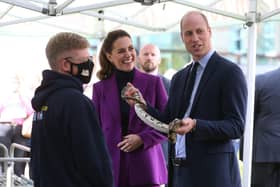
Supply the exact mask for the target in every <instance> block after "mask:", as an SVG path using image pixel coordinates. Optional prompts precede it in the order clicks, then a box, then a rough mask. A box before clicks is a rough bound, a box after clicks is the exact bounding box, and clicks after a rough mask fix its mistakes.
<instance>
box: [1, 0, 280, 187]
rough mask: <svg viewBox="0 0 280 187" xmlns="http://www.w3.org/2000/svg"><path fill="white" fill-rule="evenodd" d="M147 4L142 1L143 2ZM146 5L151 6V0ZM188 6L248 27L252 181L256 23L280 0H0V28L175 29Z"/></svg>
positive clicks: (217, 21) (246, 177)
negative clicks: (20, 26) (21, 26)
mask: <svg viewBox="0 0 280 187" xmlns="http://www.w3.org/2000/svg"><path fill="white" fill-rule="evenodd" d="M143 5H146V6H143ZM149 5H150V6H149ZM191 9H200V10H202V11H204V12H205V13H206V14H207V16H208V17H209V20H210V25H211V26H219V25H229V24H240V25H244V26H246V27H248V54H247V56H248V58H247V59H248V63H247V80H248V91H249V97H248V98H249V99H248V109H247V118H246V119H247V120H246V128H245V135H244V136H245V143H244V168H243V186H244V187H250V178H251V157H252V133H253V116H254V115H253V113H254V107H253V106H254V90H255V71H256V70H255V68H256V67H255V65H256V41H257V34H256V33H257V32H256V31H257V26H258V23H260V22H263V21H267V20H270V19H272V18H276V17H277V14H279V12H280V0H235V1H232V0H95V1H92V0H79V1H78V0H76V1H75V0H49V1H47V0H0V35H1V33H16V32H19V30H18V29H17V28H18V25H24V27H23V28H21V30H20V32H21V33H22V34H24V33H29V34H32V35H37V34H41V35H42V34H47V33H55V32H58V31H73V32H78V33H81V34H83V35H85V36H87V37H93V38H102V37H103V36H104V34H106V33H107V32H108V31H110V30H113V29H117V28H123V29H126V30H128V31H129V32H130V33H133V34H134V35H140V34H143V33H147V32H166V31H174V30H176V31H179V21H180V18H181V17H182V16H183V15H184V14H185V13H186V12H187V11H188V10H191Z"/></svg>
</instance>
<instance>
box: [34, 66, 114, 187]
mask: <svg viewBox="0 0 280 187" xmlns="http://www.w3.org/2000/svg"><path fill="white" fill-rule="evenodd" d="M82 92H83V89H82V84H81V82H80V81H79V80H78V79H76V78H73V77H71V76H68V75H63V74H60V73H56V72H54V71H50V70H46V71H44V72H43V80H42V83H41V86H39V87H38V88H37V89H36V92H35V96H34V98H33V99H32V106H33V108H34V110H35V111H36V113H35V115H34V116H35V117H34V119H33V120H34V121H33V129H32V137H31V139H32V141H31V165H32V166H31V167H32V174H33V180H34V182H35V187H62V186H67V187H81V186H82V187H100V186H102V187H112V186H113V177H112V169H111V160H110V158H109V155H108V152H107V148H106V146H105V143H104V138H103V134H102V132H101V129H100V127H99V124H98V121H97V116H96V114H95V109H94V106H93V104H92V102H91V100H90V99H88V98H87V97H86V96H85V95H83V93H82Z"/></svg>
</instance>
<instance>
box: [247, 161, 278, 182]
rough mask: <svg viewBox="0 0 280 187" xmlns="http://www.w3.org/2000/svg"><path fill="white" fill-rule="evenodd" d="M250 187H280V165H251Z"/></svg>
mask: <svg viewBox="0 0 280 187" xmlns="http://www.w3.org/2000/svg"><path fill="white" fill-rule="evenodd" d="M251 183H252V184H251V186H252V187H280V163H253V164H252V182H251Z"/></svg>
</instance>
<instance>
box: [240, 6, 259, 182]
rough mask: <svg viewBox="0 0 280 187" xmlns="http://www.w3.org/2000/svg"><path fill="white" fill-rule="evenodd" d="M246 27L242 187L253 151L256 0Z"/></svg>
mask: <svg viewBox="0 0 280 187" xmlns="http://www.w3.org/2000/svg"><path fill="white" fill-rule="evenodd" d="M247 16H248V17H247V18H248V19H247V23H246V25H247V26H248V57H247V62H248V63H247V83H248V105H247V114H246V125H245V133H244V152H243V163H244V165H243V185H242V186H243V187H250V186H251V170H252V150H253V126H254V124H253V123H254V101H255V76H256V48H257V45H256V44H257V25H256V20H257V0H250V1H249V13H248V15H247Z"/></svg>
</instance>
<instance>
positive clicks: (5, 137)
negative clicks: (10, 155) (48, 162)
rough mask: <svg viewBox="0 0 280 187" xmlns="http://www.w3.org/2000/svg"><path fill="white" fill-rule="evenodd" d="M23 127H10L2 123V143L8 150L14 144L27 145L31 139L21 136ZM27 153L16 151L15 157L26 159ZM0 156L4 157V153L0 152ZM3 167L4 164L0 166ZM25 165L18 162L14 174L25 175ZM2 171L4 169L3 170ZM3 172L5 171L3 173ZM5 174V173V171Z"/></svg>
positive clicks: (0, 136)
mask: <svg viewBox="0 0 280 187" xmlns="http://www.w3.org/2000/svg"><path fill="white" fill-rule="evenodd" d="M21 129H22V126H21V125H10V124H6V123H5V124H3V123H0V143H2V144H4V145H5V146H6V147H7V148H8V150H9V149H10V146H11V144H12V143H18V144H21V145H27V143H28V141H29V139H27V138H24V137H23V136H22V135H21ZM25 155H26V152H24V151H22V150H19V149H15V152H14V157H24V156H25ZM0 156H1V157H3V156H4V152H3V151H2V150H0ZM0 166H2V164H1V165H0ZM24 168H25V163H24V162H16V163H15V165H14V173H15V174H16V175H18V176H20V175H22V174H24ZM1 170H2V169H1ZM2 172H3V171H2ZM4 172H5V171H4Z"/></svg>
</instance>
